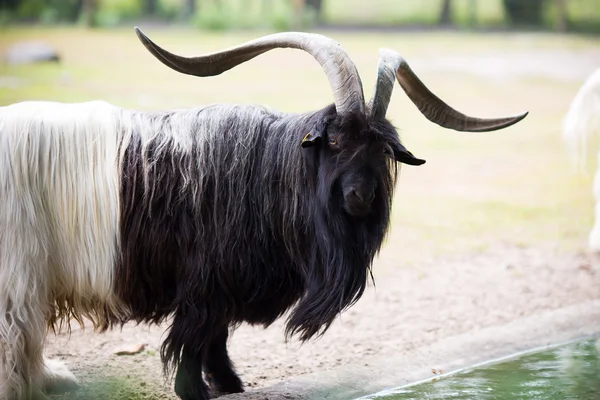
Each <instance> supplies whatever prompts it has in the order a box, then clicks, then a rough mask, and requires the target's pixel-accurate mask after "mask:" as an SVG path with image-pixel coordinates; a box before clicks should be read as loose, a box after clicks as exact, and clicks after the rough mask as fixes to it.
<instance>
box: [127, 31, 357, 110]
mask: <svg viewBox="0 0 600 400" xmlns="http://www.w3.org/2000/svg"><path fill="white" fill-rule="evenodd" d="M135 33H136V34H137V36H138V38H139V39H140V41H141V42H142V44H143V45H144V46H145V47H146V49H148V51H150V53H152V55H154V57H156V58H157V59H158V60H159V61H161V62H162V63H163V64H165V65H166V66H168V67H169V68H172V69H174V70H175V71H178V72H181V73H183V74H188V75H195V76H213V75H219V74H221V73H222V72H225V71H227V70H229V69H231V68H233V67H235V66H236V65H239V64H241V63H243V62H246V61H248V60H251V59H253V58H254V57H256V56H258V55H260V54H262V53H265V52H267V51H269V50H272V49H275V48H294V49H301V50H304V51H306V52H307V53H309V54H310V55H312V56H313V57H314V58H315V59H316V60H317V61H318V62H319V64H321V67H322V68H323V70H324V71H325V74H326V75H327V79H328V80H329V85H330V86H331V89H332V91H333V98H334V103H335V108H336V111H337V113H338V114H347V113H351V112H360V113H363V114H364V111H365V100H364V95H363V90H362V83H361V81H360V77H359V75H358V71H357V70H356V66H355V65H354V63H353V62H352V60H351V59H350V57H349V56H348V54H347V53H346V52H345V51H344V50H343V49H342V47H341V46H340V45H339V44H338V43H337V42H335V41H334V40H332V39H330V38H328V37H325V36H323V35H318V34H314V33H301V32H283V33H276V34H272V35H267V36H263V37H261V38H258V39H255V40H252V41H249V42H246V43H244V44H241V45H238V46H235V47H232V48H229V49H227V50H222V51H219V52H216V53H211V54H206V55H203V56H198V57H182V56H178V55H176V54H173V53H170V52H169V51H167V50H165V49H163V48H161V47H160V46H158V45H157V44H156V43H154V42H153V41H152V40H150V39H149V38H148V36H146V35H145V34H144V33H143V32H142V31H141V30H140V29H139V28H138V27H135Z"/></svg>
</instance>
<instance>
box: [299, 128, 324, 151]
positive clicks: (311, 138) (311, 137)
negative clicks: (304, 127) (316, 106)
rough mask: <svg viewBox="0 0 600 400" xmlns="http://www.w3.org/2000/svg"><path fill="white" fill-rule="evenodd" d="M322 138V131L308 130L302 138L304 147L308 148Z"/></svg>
mask: <svg viewBox="0 0 600 400" xmlns="http://www.w3.org/2000/svg"><path fill="white" fill-rule="evenodd" d="M321 139H323V135H322V134H321V132H316V133H315V132H314V131H312V132H308V133H307V134H306V135H305V136H304V138H303V139H302V147H304V148H306V147H311V146H314V145H315V144H317V142H318V141H319V140H321Z"/></svg>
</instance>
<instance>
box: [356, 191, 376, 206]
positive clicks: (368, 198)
mask: <svg viewBox="0 0 600 400" xmlns="http://www.w3.org/2000/svg"><path fill="white" fill-rule="evenodd" d="M351 194H352V196H354V197H356V198H357V199H358V200H359V201H360V202H361V203H364V204H371V202H372V201H373V199H374V198H375V192H374V191H370V192H366V191H360V190H352V192H351Z"/></svg>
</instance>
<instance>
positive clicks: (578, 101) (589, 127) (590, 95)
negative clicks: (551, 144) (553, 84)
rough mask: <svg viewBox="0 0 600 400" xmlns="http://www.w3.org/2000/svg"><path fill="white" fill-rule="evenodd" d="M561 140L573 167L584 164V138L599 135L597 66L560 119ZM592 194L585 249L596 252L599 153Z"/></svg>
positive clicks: (599, 205)
mask: <svg viewBox="0 0 600 400" xmlns="http://www.w3.org/2000/svg"><path fill="white" fill-rule="evenodd" d="M562 133H563V139H564V140H565V142H566V144H567V146H568V149H569V151H570V152H571V154H572V155H573V156H574V159H575V160H576V163H577V167H578V168H582V167H584V166H585V159H586V158H587V157H586V156H587V141H588V139H589V138H590V137H592V136H593V135H598V134H600V68H599V69H597V70H596V71H595V72H593V73H592V74H591V75H590V76H589V77H588V78H587V79H586V81H585V82H584V84H583V85H582V86H581V88H580V89H579V90H578V91H577V94H576V95H575V97H574V98H573V100H572V101H571V104H570V105H569V109H568V111H567V113H566V115H565V117H564V119H563V126H562ZM598 160H599V164H598V166H597V171H596V176H595V178H594V185H593V188H592V194H593V196H594V200H595V203H596V205H595V207H594V214H595V216H594V226H593V228H592V230H591V231H590V233H589V235H588V248H589V249H590V250H591V251H593V252H600V152H599V153H598Z"/></svg>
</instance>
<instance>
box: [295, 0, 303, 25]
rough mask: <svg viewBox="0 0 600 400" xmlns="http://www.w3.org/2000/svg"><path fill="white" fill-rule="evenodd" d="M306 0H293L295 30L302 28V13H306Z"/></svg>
mask: <svg viewBox="0 0 600 400" xmlns="http://www.w3.org/2000/svg"><path fill="white" fill-rule="evenodd" d="M304 6H305V0H292V8H293V9H294V15H293V16H292V18H293V20H292V28H293V29H294V30H297V29H300V27H301V26H302V15H303V13H304Z"/></svg>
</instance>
